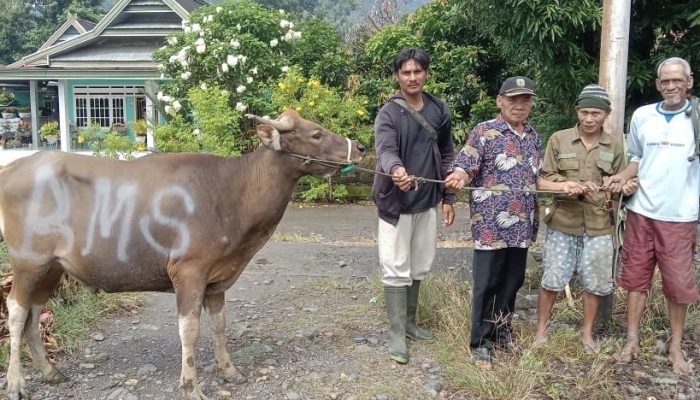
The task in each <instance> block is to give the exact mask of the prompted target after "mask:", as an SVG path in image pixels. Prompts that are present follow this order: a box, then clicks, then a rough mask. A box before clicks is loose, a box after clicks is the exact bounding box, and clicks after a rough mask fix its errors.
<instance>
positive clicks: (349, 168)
mask: <svg viewBox="0 0 700 400" xmlns="http://www.w3.org/2000/svg"><path fill="white" fill-rule="evenodd" d="M345 140H346V141H347V143H348V155H347V158H346V159H345V161H343V162H340V161H331V160H321V159H318V158H312V157H311V156H302V155H300V154H295V153H292V152H287V154H289V155H290V156H292V157H296V158H301V159H302V160H304V165H308V164H310V163H312V162H315V163H317V164H321V165H324V166H326V167H338V166H340V173H341V174H348V173H350V172H353V171H355V169H357V165H355V163H354V162H352V158H351V157H352V140H350V139H348V138H345Z"/></svg>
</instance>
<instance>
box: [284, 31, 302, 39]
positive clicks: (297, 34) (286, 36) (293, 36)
mask: <svg viewBox="0 0 700 400" xmlns="http://www.w3.org/2000/svg"><path fill="white" fill-rule="evenodd" d="M300 37H301V32H297V31H293V30H291V29H290V30H288V31H287V33H285V34H284V36H283V37H282V39H284V40H285V41H287V42H291V41H292V40H295V39H299V38H300Z"/></svg>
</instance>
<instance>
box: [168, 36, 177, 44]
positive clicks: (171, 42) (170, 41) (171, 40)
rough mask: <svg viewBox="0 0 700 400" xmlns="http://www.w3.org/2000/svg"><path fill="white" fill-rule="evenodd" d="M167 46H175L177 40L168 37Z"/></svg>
mask: <svg viewBox="0 0 700 400" xmlns="http://www.w3.org/2000/svg"><path fill="white" fill-rule="evenodd" d="M168 44H171V45H173V46H174V45H176V44H177V38H176V37H175V36H171V37H169V38H168Z"/></svg>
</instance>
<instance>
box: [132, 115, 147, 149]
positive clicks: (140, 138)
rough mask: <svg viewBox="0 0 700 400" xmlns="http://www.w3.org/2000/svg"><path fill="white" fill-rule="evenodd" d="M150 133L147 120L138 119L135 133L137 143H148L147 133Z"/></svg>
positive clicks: (135, 124) (135, 122) (135, 123)
mask: <svg viewBox="0 0 700 400" xmlns="http://www.w3.org/2000/svg"><path fill="white" fill-rule="evenodd" d="M147 132H148V123H147V122H146V120H145V119H137V120H136V121H134V133H135V134H136V142H137V143H146V133H147Z"/></svg>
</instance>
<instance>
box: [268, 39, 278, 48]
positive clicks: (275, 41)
mask: <svg viewBox="0 0 700 400" xmlns="http://www.w3.org/2000/svg"><path fill="white" fill-rule="evenodd" d="M277 44H279V41H278V40H277V39H272V40H270V47H275V46H277Z"/></svg>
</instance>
